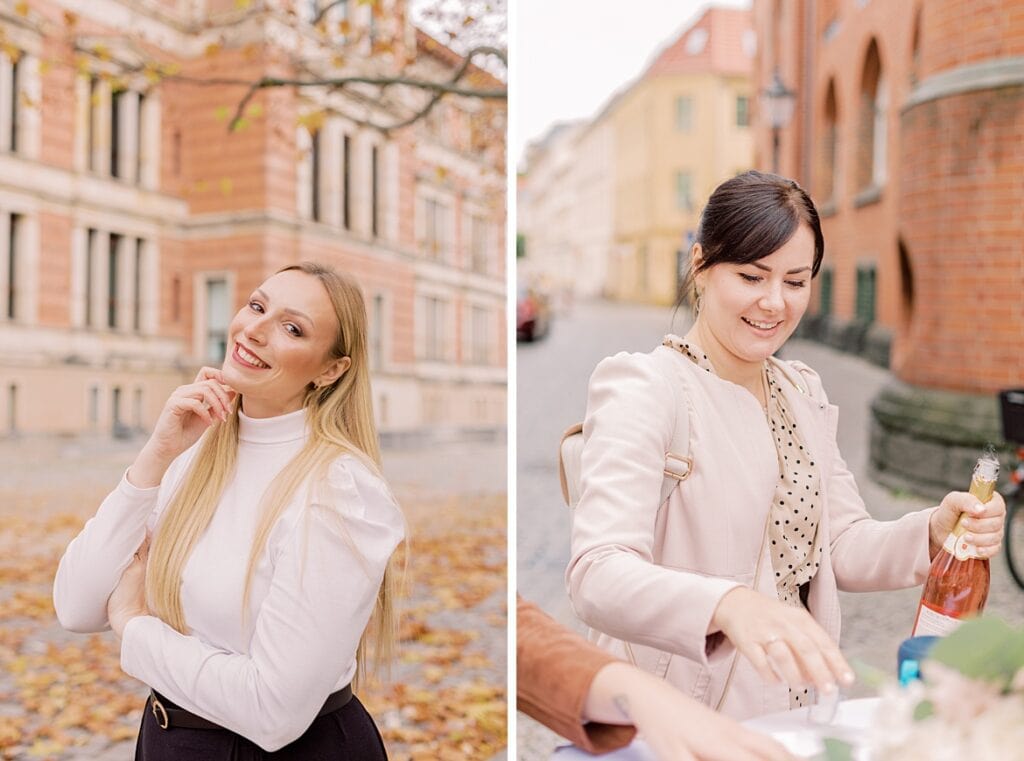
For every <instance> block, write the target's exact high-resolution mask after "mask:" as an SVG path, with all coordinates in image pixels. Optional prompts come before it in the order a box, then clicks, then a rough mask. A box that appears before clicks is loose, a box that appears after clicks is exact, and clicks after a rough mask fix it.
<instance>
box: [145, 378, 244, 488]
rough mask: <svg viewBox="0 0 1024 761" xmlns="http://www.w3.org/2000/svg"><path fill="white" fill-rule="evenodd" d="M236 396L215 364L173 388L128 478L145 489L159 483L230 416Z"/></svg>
mask: <svg viewBox="0 0 1024 761" xmlns="http://www.w3.org/2000/svg"><path fill="white" fill-rule="evenodd" d="M236 395H237V392H236V391H235V390H234V389H233V388H231V387H230V386H229V385H227V384H226V383H224V374H223V373H222V372H221V371H220V370H218V369H217V368H215V367H204V368H202V369H201V370H200V371H199V374H198V375H196V379H195V381H194V382H193V383H189V384H186V385H184V386H178V388H176V389H174V391H173V392H172V393H171V395H170V397H168V399H167V402H166V403H165V404H164V408H163V410H161V412H160V417H159V418H157V421H156V425H155V426H153V433H152V434H151V435H150V437H149V441H147V442H146V445H145V446H144V447H143V448H142V451H141V452H140V453H139V456H138V457H137V458H135V462H134V463H132V466H131V467H130V468H129V469H128V480H129V481H130V482H131V483H132V484H133V485H135V486H137V487H139V488H142V489H145V488H149V487H153V486H157V485H159V483H160V480H161V479H162V478H163V476H164V472H165V471H166V470H167V468H168V466H170V464H171V463H172V462H173V461H174V458H176V457H177V456H178V455H180V454H181V453H182V452H184V451H185V450H186V449H188V448H189V447H190V446H192V445H193V444H195V443H196V442H197V441H199V437H200V436H202V435H203V432H204V431H206V429H207V428H209V427H210V426H212V425H213V424H214V423H215V422H217V421H218V420H220V421H222V422H223V421H226V420H227V419H228V416H230V415H231V405H232V403H233V402H234V400H235V396H236Z"/></svg>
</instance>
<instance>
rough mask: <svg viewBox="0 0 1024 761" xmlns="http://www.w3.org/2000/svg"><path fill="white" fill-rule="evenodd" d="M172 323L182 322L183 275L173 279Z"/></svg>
mask: <svg viewBox="0 0 1024 761" xmlns="http://www.w3.org/2000/svg"><path fill="white" fill-rule="evenodd" d="M171 322H181V275H175V276H174V277H173V278H171Z"/></svg>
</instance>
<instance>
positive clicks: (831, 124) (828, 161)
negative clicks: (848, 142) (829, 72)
mask: <svg viewBox="0 0 1024 761" xmlns="http://www.w3.org/2000/svg"><path fill="white" fill-rule="evenodd" d="M821 154H822V155H821V196H822V198H824V199H825V200H829V199H834V198H836V197H837V196H838V192H837V191H838V189H839V182H838V171H837V169H836V159H837V157H838V155H839V107H838V104H837V103H836V87H835V82H832V81H830V82H829V83H828V92H827V93H826V94H825V133H824V135H822V141H821Z"/></svg>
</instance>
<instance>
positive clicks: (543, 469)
mask: <svg viewBox="0 0 1024 761" xmlns="http://www.w3.org/2000/svg"><path fill="white" fill-rule="evenodd" d="M672 317H673V314H672V310H671V309H670V308H648V307H637V306H626V305H613V304H606V303H587V304H578V305H577V307H576V309H575V311H574V312H573V313H572V314H571V315H568V316H562V317H560V318H557V319H556V320H555V321H554V323H553V329H552V332H551V335H550V336H549V337H548V338H546V339H545V340H543V341H541V342H538V343H536V344H528V345H524V344H520V346H519V353H518V430H519V441H518V448H517V453H518V454H517V456H518V465H517V468H518V483H517V502H518V515H517V533H518V560H517V563H518V588H519V592H520V593H521V594H523V595H524V596H525V597H527V598H529V599H532V600H534V601H536V602H537V603H538V604H540V605H541V606H542V607H543V608H544V609H545V610H547V611H548V612H549V613H550V614H551V615H553V616H554V617H555V618H556V619H558V620H559V621H562V622H563V623H566V624H568V625H570V626H574V627H575V628H577V629H579V630H582V627H581V625H580V624H579V623H578V622H577V621H576V620H575V618H574V617H573V614H572V612H571V609H570V606H569V602H568V599H567V598H566V595H565V586H564V581H563V573H564V570H565V566H566V563H567V561H568V553H569V514H568V510H567V508H566V507H565V506H564V503H563V502H562V497H561V492H560V490H559V485H558V470H557V453H556V449H557V445H558V441H559V438H560V436H561V433H562V431H563V430H564V429H565V428H567V427H568V426H570V425H571V424H573V423H576V422H579V421H581V420H582V419H583V415H584V412H585V406H586V387H587V380H588V378H589V376H590V373H591V372H592V370H593V368H594V366H595V365H596V364H597V362H598V361H599V360H600V359H602V358H603V357H605V356H607V355H610V354H614V353H616V352H618V351H623V350H626V351H642V352H643V351H649V350H650V349H652V348H653V347H654V346H656V345H657V344H658V343H660V341H661V337H662V335H663V334H664V333H666V332H670V331H671V332H676V333H679V334H682V333H684V332H685V331H686V327H687V321H688V319H687V316H686V315H684V314H683V312H682V311H680V312H679V314H678V315H677V316H676V319H675V324H674V326H673V324H672ZM783 356H784V357H785V358H787V359H801V360H803V361H805V362H806V363H807V364H809V365H810V366H811V367H813V368H814V369H815V370H817V371H818V372H819V373H820V375H821V377H822V380H823V382H824V384H825V388H826V390H827V391H828V394H829V398H830V401H831V402H833V403H834V404H837V405H838V406H839V409H840V418H839V446H840V449H841V451H842V452H843V455H844V457H845V458H846V460H847V463H848V465H849V467H850V469H851V471H852V472H853V474H854V476H855V477H856V479H857V483H858V485H859V487H860V491H861V494H862V496H863V497H864V501H865V502H866V504H867V506H868V509H869V510H870V511H871V513H872V515H873V516H875V517H876V518H879V519H882V520H885V519H892V518H896V517H898V516H900V515H902V514H904V513H906V512H909V511H912V510H917V509H920V508H922V507H926V506H928V504H930V503H929V502H928V501H926V500H923V499H920V498H917V497H914V496H912V495H908V494H896V493H893V492H891V491H889V490H888V489H885V488H883V487H881V486H879V485H878V484H876V483H874V482H873V481H872V480H871V479H870V478H869V477H868V474H867V457H868V450H867V447H868V415H869V403H870V400H871V398H872V397H873V395H874V394H875V393H876V392H877V390H878V389H879V388H881V387H882V386H883V385H884V384H885V382H886V380H887V379H888V378H889V377H890V376H889V373H888V372H887V371H886V370H883V369H881V368H879V367H876V366H874V365H871V364H869V363H867V362H865V361H863V360H860V359H858V358H855V357H851V356H849V355H844V354H841V353H839V352H836V351H834V350H832V349H829V348H827V347H824V346H821V345H818V344H814V343H810V342H806V341H799V340H794V341H791V342H790V343H789V344H787V345H786V346H785V347H784V349H783ZM970 475H971V474H970V473H964V474H963V482H964V485H963V489H964V490H966V489H967V487H968V485H969V483H970ZM919 596H920V589H919V588H916V589H909V590H902V591H898V592H881V593H870V594H846V593H842V594H841V602H842V607H843V634H842V642H841V643H840V644H841V647H842V649H843V652H844V654H845V655H846V656H847V658H849V659H851V660H860V661H864V662H866V663H868V664H871V665H872V666H875V667H877V668H880V669H883V670H885V671H886V672H889V673H892V672H893V671H894V669H895V660H896V650H897V647H898V645H899V642H900V641H901V640H902V639H904V638H905V637H906V636H908V635H909V632H910V629H911V626H912V624H913V617H914V613H915V611H916V606H917V601H918V599H919ZM986 611H987V612H990V613H995V614H998V615H1000V616H1002V617H1004V618H1005V619H1007V620H1008V621H1010V622H1012V623H1016V624H1021V623H1024V592H1021V591H1020V590H1018V589H1017V588H1016V587H1015V586H1014V585H1013V582H1012V581H1011V580H1010V578H1009V574H1008V573H1007V571H1006V565H1005V560H1004V558H1003V557H998V558H996V559H995V560H994V561H993V562H992V586H991V592H990V596H989V601H988V605H987V608H986ZM868 694H870V692H869V691H868V690H867V689H866V688H865V687H863V686H860V685H855V686H854V687H853V688H851V689H850V690H849V691H848V697H860V696H864V695H868ZM558 742H559V740H558V738H556V737H555V735H553V734H552V733H550V732H548V731H547V730H546V729H544V728H543V727H540V726H539V725H538V724H537V723H536V722H533V721H531V720H530V719H528V718H527V717H525V716H524V715H523V714H519V720H518V749H519V758H520V759H523V760H524V761H546V759H548V758H549V757H550V754H551V751H552V750H553V748H554V747H555V746H556V744H557V743H558Z"/></svg>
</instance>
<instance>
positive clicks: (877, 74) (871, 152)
mask: <svg viewBox="0 0 1024 761" xmlns="http://www.w3.org/2000/svg"><path fill="white" fill-rule="evenodd" d="M888 107H889V97H888V89H887V87H886V83H885V77H884V76H883V74H882V61H881V58H880V56H879V53H878V43H877V42H876V41H875V40H871V44H870V45H868V50H867V55H865V57H864V68H863V72H862V74H861V87H860V118H859V129H858V136H857V137H858V139H857V187H858V188H859V189H860V190H865V189H867V188H871V187H876V188H880V187H881V186H882V185H884V184H885V164H886V142H887V141H886V117H887V112H888Z"/></svg>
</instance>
